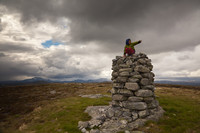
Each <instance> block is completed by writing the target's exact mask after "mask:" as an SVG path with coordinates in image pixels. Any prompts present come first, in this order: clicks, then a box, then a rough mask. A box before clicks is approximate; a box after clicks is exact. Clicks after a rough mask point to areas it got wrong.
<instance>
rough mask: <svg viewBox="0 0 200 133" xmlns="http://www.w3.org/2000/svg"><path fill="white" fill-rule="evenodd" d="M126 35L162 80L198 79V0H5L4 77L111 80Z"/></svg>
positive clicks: (0, 51)
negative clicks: (178, 78)
mask: <svg viewBox="0 0 200 133" xmlns="http://www.w3.org/2000/svg"><path fill="white" fill-rule="evenodd" d="M127 38H131V39H132V41H136V40H142V43H141V44H139V45H137V46H136V51H137V53H139V52H143V53H146V54H147V55H148V57H149V58H151V59H152V63H153V65H154V69H153V71H154V73H155V74H156V78H157V79H159V78H161V77H162V78H163V77H199V76H200V58H199V57H200V1H199V0H148V1H147V0H0V68H1V69H0V81H3V80H21V79H27V78H32V77H36V76H37V77H42V78H49V79H54V80H74V79H98V78H107V79H110V78H111V76H110V74H111V63H112V59H114V58H115V56H117V55H123V48H124V45H125V40H126V39H127Z"/></svg>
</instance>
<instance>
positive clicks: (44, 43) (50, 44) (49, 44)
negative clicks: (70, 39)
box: [42, 40, 63, 48]
mask: <svg viewBox="0 0 200 133" xmlns="http://www.w3.org/2000/svg"><path fill="white" fill-rule="evenodd" d="M61 44H63V43H61V42H59V41H53V40H47V41H45V42H43V43H42V46H43V47H45V48H50V47H51V46H53V45H54V46H58V45H61Z"/></svg>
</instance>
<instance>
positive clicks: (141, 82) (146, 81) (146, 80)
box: [140, 78, 150, 86]
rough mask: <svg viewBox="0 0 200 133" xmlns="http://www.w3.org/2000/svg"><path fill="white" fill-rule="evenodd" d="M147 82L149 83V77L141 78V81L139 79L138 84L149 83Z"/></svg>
mask: <svg viewBox="0 0 200 133" xmlns="http://www.w3.org/2000/svg"><path fill="white" fill-rule="evenodd" d="M149 83H150V82H149V79H147V78H142V79H141V81H140V84H141V85H143V86H144V85H149Z"/></svg>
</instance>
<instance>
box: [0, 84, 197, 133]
mask: <svg viewBox="0 0 200 133" xmlns="http://www.w3.org/2000/svg"><path fill="white" fill-rule="evenodd" d="M53 86H54V90H56V89H57V92H62V93H64V92H67V93H66V94H67V95H65V96H63V95H62V97H60V96H55V97H54V99H53V100H48V99H45V102H43V104H42V105H40V104H36V103H35V104H36V105H40V106H35V108H34V109H33V110H32V111H30V112H28V113H26V114H24V113H23V114H21V113H12V114H10V115H9V116H7V117H4V119H3V120H2V121H0V132H2V133H80V131H79V130H78V129H77V124H78V121H80V120H82V121H85V120H89V119H90V117H89V116H88V115H87V114H86V113H84V110H85V109H86V107H87V106H92V105H95V106H96V105H106V104H108V102H109V101H110V100H111V98H107V97H104V98H99V99H90V98H81V97H78V95H79V94H92V93H93V94H94V93H104V94H105V93H106V92H107V91H108V90H109V89H110V88H111V85H110V84H109V83H106V84H105V83H98V84H95V83H93V84H71V85H69V84H64V85H63V84H62V85H59V84H56V85H53ZM59 86H60V88H59ZM66 86H67V87H66ZM42 88H53V87H51V85H48V87H45V86H43V87H40V89H42ZM61 88H64V89H63V90H62V89H61ZM72 88H75V89H74V90H73V89H72ZM83 88H84V89H83ZM61 90H62V91H61ZM33 91H34V89H33ZM44 92H45V91H44ZM41 93H42V92H41ZM41 93H38V94H40V95H44V94H41ZM45 94H47V93H46V92H45ZM58 94H59V95H60V93H58ZM156 95H157V96H159V98H158V100H159V102H160V105H161V106H162V107H163V108H164V110H165V111H166V112H165V114H164V117H163V118H162V119H161V120H160V121H159V122H157V123H156V122H148V123H147V124H146V125H145V127H143V128H140V130H143V131H145V133H200V90H198V89H191V88H190V89H187V87H184V89H183V88H181V87H170V86H167V87H166V86H164V87H162V86H159V87H157V89H156ZM35 96H37V95H35ZM48 97H49V96H48ZM51 98H52V97H51ZM27 102H28V101H27ZM38 102H39V100H38ZM24 103H26V101H24ZM16 125H17V126H16ZM18 125H19V126H18Z"/></svg>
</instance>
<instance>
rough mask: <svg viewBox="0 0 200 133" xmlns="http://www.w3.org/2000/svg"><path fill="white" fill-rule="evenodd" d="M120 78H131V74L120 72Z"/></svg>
mask: <svg viewBox="0 0 200 133" xmlns="http://www.w3.org/2000/svg"><path fill="white" fill-rule="evenodd" d="M119 76H121V77H128V76H130V74H129V72H127V71H124V72H120V73H119Z"/></svg>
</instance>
